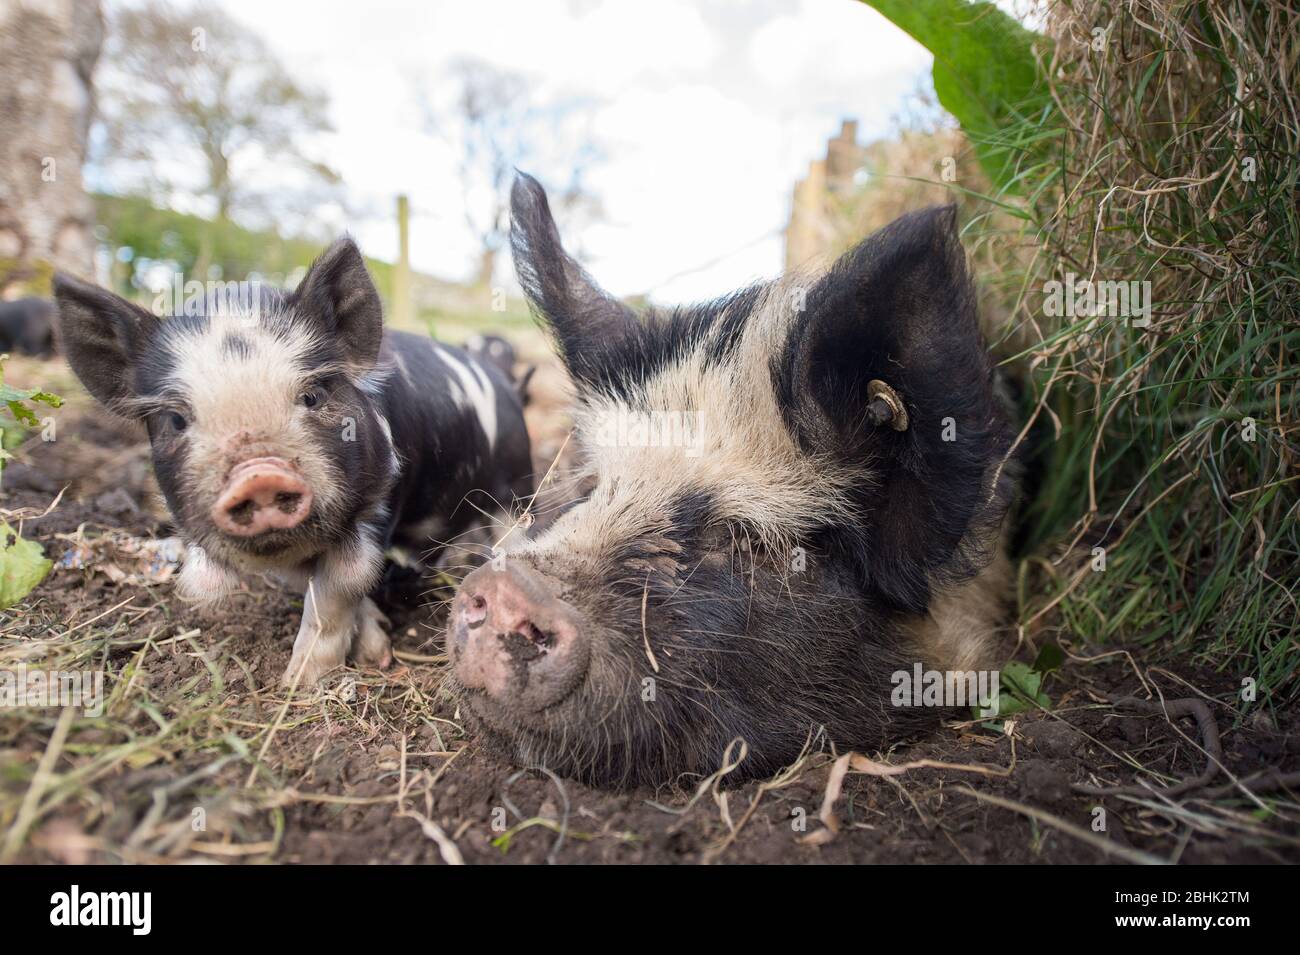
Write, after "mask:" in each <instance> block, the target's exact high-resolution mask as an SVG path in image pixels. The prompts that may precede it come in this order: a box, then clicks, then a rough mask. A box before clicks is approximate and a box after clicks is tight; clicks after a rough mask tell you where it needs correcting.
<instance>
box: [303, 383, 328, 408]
mask: <svg viewBox="0 0 1300 955" xmlns="http://www.w3.org/2000/svg"><path fill="white" fill-rule="evenodd" d="M324 398H325V393H324V392H323V391H322V390H321V389H320V388H309V389H308V390H306V391H304V392H303V393H302V395H301V396H300V397H299V398H298V400H299V401H301V402H302V406H303V407H304V408H315V407H316V406H317V405H318V404H320V403H321V401H323V400H324Z"/></svg>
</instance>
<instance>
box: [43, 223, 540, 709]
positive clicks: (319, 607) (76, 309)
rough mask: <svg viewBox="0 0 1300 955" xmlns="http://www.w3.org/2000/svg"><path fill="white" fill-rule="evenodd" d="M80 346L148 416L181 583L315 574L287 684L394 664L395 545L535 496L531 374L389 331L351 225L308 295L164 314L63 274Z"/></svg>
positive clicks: (102, 382)
mask: <svg viewBox="0 0 1300 955" xmlns="http://www.w3.org/2000/svg"><path fill="white" fill-rule="evenodd" d="M55 294H56V298H57V301H58V305H59V312H60V325H61V334H60V337H61V339H62V348H63V351H64V353H65V354H66V355H67V358H68V362H69V364H71V366H72V368H73V370H74V371H75V372H76V373H77V376H78V377H79V378H80V379H81V381H82V382H83V383H84V384H85V386H86V388H87V390H88V391H89V392H90V393H91V394H92V395H94V396H95V397H96V398H97V399H99V400H100V401H101V402H103V403H104V404H105V405H107V406H108V407H109V408H110V409H112V410H114V411H116V412H118V413H120V414H123V415H127V416H129V417H132V418H136V419H139V420H142V421H143V422H144V424H145V427H146V428H147V429H148V433H149V441H150V444H151V445H152V450H153V463H154V472H155V474H156V476H157V479H158V484H159V486H160V487H161V488H162V492H163V496H164V497H165V498H166V500H167V504H168V506H169V508H170V510H171V512H172V515H173V516H174V518H175V521H176V524H177V526H178V528H179V529H180V533H181V535H182V537H183V538H184V539H185V541H186V543H187V545H188V546H187V552H186V560H185V566H184V568H183V569H182V571H181V574H180V578H179V586H180V589H181V592H182V593H183V594H184V595H187V596H190V597H193V598H198V599H211V598H213V597H216V596H219V595H221V594H223V593H225V592H227V591H229V590H230V588H231V587H233V586H234V585H235V584H236V583H237V582H238V577H239V575H241V574H249V573H258V572H269V573H272V574H274V575H277V576H279V577H280V578H282V579H284V580H286V581H289V582H291V583H293V584H296V585H298V586H301V587H302V588H303V591H304V593H305V600H304V610H303V617H302V623H301V626H300V629H299V631H298V637H297V640H296V641H295V642H294V647H293V656H292V659H291V661H290V663H289V667H288V669H287V670H286V671H285V674H284V680H285V682H286V683H291V682H292V681H293V680H295V679H299V680H301V681H302V682H303V684H304V685H310V683H311V682H314V681H316V680H318V679H319V678H320V677H321V676H322V675H323V674H324V673H326V672H327V671H329V670H331V669H332V668H334V667H337V666H339V665H341V664H342V663H343V662H344V660H345V659H346V658H348V657H349V656H351V658H353V659H355V660H356V661H357V662H358V663H360V664H363V665H374V666H379V667H383V666H386V665H387V664H388V663H389V662H390V661H391V658H392V657H391V650H390V643H389V638H388V635H387V633H386V632H385V631H384V628H383V623H384V622H385V621H384V617H383V614H382V613H381V612H380V610H379V608H378V607H377V606H376V605H375V603H374V601H373V600H372V599H371V595H372V593H373V591H374V589H375V587H376V585H377V584H378V582H379V579H380V575H381V572H382V570H383V567H384V559H385V553H386V551H387V549H388V548H389V547H390V546H402V547H404V548H407V549H409V550H412V551H414V552H415V553H417V554H418V553H420V552H422V551H427V550H430V549H432V550H435V551H436V550H437V548H438V545H439V542H446V541H448V540H452V539H454V538H456V537H457V536H458V535H459V534H460V533H462V532H463V531H465V530H466V529H467V528H468V527H470V526H471V525H472V524H473V523H474V522H476V521H477V520H479V519H480V518H481V516H482V514H483V513H484V512H492V511H499V510H503V509H505V508H508V507H510V506H511V504H512V503H513V501H514V499H515V498H518V497H523V496H526V495H528V494H530V493H531V491H532V479H531V473H532V466H531V462H530V460H529V443H528V434H527V431H526V430H525V428H524V422H523V416H522V411H521V409H520V406H519V401H518V398H517V396H516V394H515V390H514V388H513V386H512V385H511V384H510V383H509V382H507V381H505V380H504V379H503V377H502V376H501V374H500V373H499V372H498V371H497V369H496V368H493V367H491V366H488V365H485V364H483V363H481V362H478V361H475V360H474V359H472V358H470V357H469V356H468V355H466V354H465V352H463V351H462V350H460V349H458V348H452V347H448V346H445V345H442V344H438V343H435V342H433V341H431V340H429V339H427V338H424V337H422V336H418V335H412V334H407V333H404V332H397V331H391V330H386V329H384V327H383V317H382V307H381V303H380V299H379V295H378V293H377V292H376V290H375V287H374V284H373V283H372V282H371V279H370V275H369V273H368V272H367V271H366V266H365V262H364V261H363V259H362V257H361V253H360V252H359V251H358V249H357V247H356V245H355V244H354V243H353V242H352V241H351V240H350V239H346V238H345V239H340V240H339V241H337V242H336V243H335V244H334V245H333V246H331V247H330V248H329V249H328V250H327V251H326V252H325V253H324V254H323V255H322V256H321V257H320V258H319V259H318V260H317V261H316V262H315V263H314V264H313V265H312V267H311V269H310V270H309V271H308V273H307V275H306V276H305V277H304V278H303V280H302V282H301V284H300V285H299V286H298V288H297V289H296V290H295V291H294V292H292V293H286V292H280V291H274V290H268V289H264V290H261V291H260V292H259V293H258V294H248V295H244V296H242V297H240V296H229V295H227V296H223V297H222V298H221V299H214V300H210V303H209V304H208V305H207V306H205V307H200V308H197V309H195V310H194V311H195V312H197V314H186V315H180V316H174V317H170V318H165V319H160V318H158V317H155V316H154V315H153V314H151V313H150V312H148V311H146V310H145V309H142V308H140V307H139V306H137V305H134V304H132V303H130V302H128V301H126V300H125V299H122V298H120V297H118V296H116V295H114V294H112V293H111V292H107V291H105V290H103V289H100V288H97V287H95V286H93V285H87V284H85V283H83V282H80V281H78V280H76V279H73V278H70V277H68V276H64V275H60V276H57V277H56V279H55Z"/></svg>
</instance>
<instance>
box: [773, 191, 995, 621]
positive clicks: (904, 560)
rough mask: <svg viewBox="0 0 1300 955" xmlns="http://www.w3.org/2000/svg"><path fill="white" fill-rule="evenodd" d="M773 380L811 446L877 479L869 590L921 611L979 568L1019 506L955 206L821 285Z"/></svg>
mask: <svg viewBox="0 0 1300 955" xmlns="http://www.w3.org/2000/svg"><path fill="white" fill-rule="evenodd" d="M777 381H778V388H779V389H780V390H782V391H783V395H782V399H783V402H782V403H783V405H784V406H785V407H788V408H792V409H794V411H793V413H792V418H793V423H794V426H795V429H796V433H797V434H798V435H799V438H800V440H801V441H802V442H804V443H805V444H807V445H810V446H812V447H815V448H817V449H819V450H821V451H823V452H826V453H830V454H834V455H836V456H839V457H841V460H843V461H844V462H845V463H846V464H849V465H850V466H862V467H865V468H866V469H867V470H868V471H869V472H870V479H869V480H868V481H864V482H863V487H862V490H861V492H860V496H861V500H860V501H859V502H858V504H859V506H860V508H861V510H862V512H863V514H864V518H865V520H864V527H863V528H862V529H861V530H859V531H858V532H857V533H855V534H853V535H850V538H851V540H850V543H849V546H850V547H851V548H852V549H853V550H855V551H856V554H855V557H856V558H857V560H858V563H859V566H860V568H861V572H862V575H863V582H864V584H865V585H866V586H867V587H868V588H869V589H871V590H874V591H875V592H877V593H878V594H879V595H880V596H881V597H883V598H884V599H885V600H886V601H888V602H889V603H891V604H892V605H894V606H897V607H899V608H903V609H906V610H909V611H913V612H921V611H923V610H924V609H925V608H926V607H927V606H928V603H929V598H930V592H931V588H932V587H933V586H934V585H935V584H937V583H940V582H943V581H946V580H952V579H957V578H960V577H962V576H966V575H968V574H970V573H973V572H974V570H976V569H977V568H978V565H979V564H980V563H981V557H982V555H981V553H980V550H981V547H982V546H983V545H986V544H987V542H988V540H989V538H990V537H991V530H992V526H993V525H996V524H997V523H998V522H999V521H1000V520H1001V518H1002V515H1003V514H1004V513H1005V509H1006V505H1007V502H1008V498H1009V496H1010V493H1011V478H1010V475H1009V474H1008V473H1006V469H1004V468H1003V467H1002V465H1003V459H1004V457H1005V455H1006V453H1007V450H1008V448H1009V447H1010V433H1009V428H1008V425H1007V422H1006V418H1005V415H1004V413H1003V410H1002V408H1001V406H1000V405H999V403H998V402H997V400H996V399H995V397H994V394H993V375H992V368H991V365H990V362H989V358H988V354H987V351H986V349H985V345H984V342H983V340H982V338H981V335H980V332H979V324H978V319H977V316H976V308H975V294H974V290H973V288H972V286H971V282H970V279H969V277H968V275H967V273H966V259H965V253H964V252H963V250H962V247H961V244H960V242H959V241H958V238H957V226H956V209H955V207H953V206H947V207H943V208H933V209H926V210H923V211H920V212H915V213H912V214H909V215H906V216H903V217H902V218H900V219H898V220H896V221H895V222H893V223H892V224H890V225H888V226H886V227H885V228H884V229H881V230H880V231H878V232H876V233H874V234H873V235H871V236H870V237H868V238H867V239H866V240H865V241H864V242H863V243H862V244H861V245H859V246H858V247H857V248H856V249H854V250H852V251H851V252H849V253H847V254H846V255H845V256H844V257H843V258H842V259H840V261H839V262H837V263H836V264H835V266H834V267H833V268H832V269H831V271H830V272H829V273H828V274H827V275H826V276H825V277H823V278H822V279H821V280H819V281H818V282H816V283H815V284H814V285H813V286H812V287H811V288H810V289H809V290H808V293H807V299H806V315H805V316H804V320H803V321H802V322H800V323H799V324H798V326H797V327H796V329H795V331H794V333H793V334H792V336H791V338H790V341H789V344H788V346H787V353H786V355H785V356H784V360H783V361H782V363H781V369H780V372H779V374H778V376H777ZM876 382H883V383H884V384H885V385H887V386H888V388H889V389H890V392H891V393H890V394H887V395H886V396H884V397H881V394H880V386H879V385H878V384H873V383H876ZM895 401H897V402H898V403H901V407H891V405H893V404H894V403H895ZM904 424H905V427H904ZM994 485H996V486H994Z"/></svg>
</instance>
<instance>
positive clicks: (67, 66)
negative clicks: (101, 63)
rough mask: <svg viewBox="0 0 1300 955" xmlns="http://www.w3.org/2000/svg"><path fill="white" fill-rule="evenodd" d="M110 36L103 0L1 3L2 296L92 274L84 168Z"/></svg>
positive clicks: (90, 224)
mask: <svg viewBox="0 0 1300 955" xmlns="http://www.w3.org/2000/svg"><path fill="white" fill-rule="evenodd" d="M103 35H104V21H103V17H102V15H101V14H100V10H99V4H98V2H88V0H50V2H47V3H44V4H40V5H34V4H30V3H24V2H20V0H0V63H3V64H4V65H3V67H0V294H3V293H4V292H6V291H8V290H9V289H10V287H14V288H29V287H33V288H34V290H42V289H43V286H44V284H45V283H46V282H47V281H48V279H49V275H50V273H51V271H52V270H53V269H56V268H61V269H68V270H70V271H73V272H76V273H78V274H80V275H90V274H92V270H93V253H94V240H93V238H92V232H91V230H92V227H93V225H94V207H93V206H92V204H91V202H90V199H89V197H88V196H87V195H86V190H85V188H84V187H83V185H82V178H81V164H82V160H83V159H84V158H85V154H86V138H87V131H88V129H89V126H90V120H91V114H92V112H93V109H94V102H95V98H94V86H93V84H92V83H91V76H92V73H93V70H94V66H95V60H96V59H97V57H98V56H99V50H100V45H101V43H102V41H103Z"/></svg>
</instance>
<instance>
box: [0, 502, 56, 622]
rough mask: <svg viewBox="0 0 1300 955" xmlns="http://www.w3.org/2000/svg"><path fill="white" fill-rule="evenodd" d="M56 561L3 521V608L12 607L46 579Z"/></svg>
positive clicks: (0, 573)
mask: <svg viewBox="0 0 1300 955" xmlns="http://www.w3.org/2000/svg"><path fill="white" fill-rule="evenodd" d="M52 566H54V562H53V561H51V560H49V559H48V558H46V556H45V551H44V550H42V549H41V545H40V544H38V543H36V541H29V540H23V539H22V538H21V537H19V536H18V532H17V531H16V530H14V529H13V528H12V527H10V526H9V524H8V523H6V522H5V521H0V610H6V609H8V608H9V607H12V606H13V605H14V604H16V603H18V601H20V600H22V599H23V598H24V597H26V596H27V595H28V594H29V593H31V592H32V588H34V587H35V586H36V585H37V584H39V583H40V582H41V581H42V580H44V579H45V575H46V574H48V573H49V572H50V568H51V567H52Z"/></svg>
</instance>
